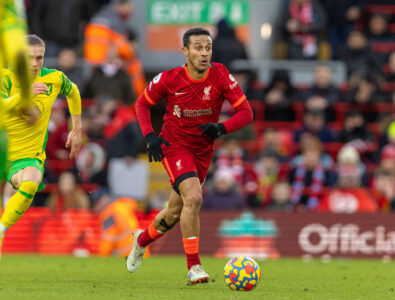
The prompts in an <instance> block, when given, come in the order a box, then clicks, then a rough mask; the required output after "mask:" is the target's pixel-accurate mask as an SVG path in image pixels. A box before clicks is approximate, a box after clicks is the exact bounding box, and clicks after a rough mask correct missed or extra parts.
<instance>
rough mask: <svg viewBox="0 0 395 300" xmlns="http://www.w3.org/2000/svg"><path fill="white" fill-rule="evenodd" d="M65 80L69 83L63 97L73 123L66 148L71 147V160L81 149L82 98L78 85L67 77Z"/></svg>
mask: <svg viewBox="0 0 395 300" xmlns="http://www.w3.org/2000/svg"><path fill="white" fill-rule="evenodd" d="M63 76H64V75H63ZM65 78H66V80H67V82H66V86H65V91H64V92H65V93H63V95H65V96H66V98H67V104H68V106H69V111H70V115H71V121H72V129H71V130H70V132H69V135H68V137H67V142H66V148H70V147H71V149H70V159H73V158H75V157H76V156H77V154H78V152H79V151H80V148H81V96H80V92H79V90H78V87H77V85H75V84H74V83H72V82H71V81H70V80H69V79H67V77H65Z"/></svg>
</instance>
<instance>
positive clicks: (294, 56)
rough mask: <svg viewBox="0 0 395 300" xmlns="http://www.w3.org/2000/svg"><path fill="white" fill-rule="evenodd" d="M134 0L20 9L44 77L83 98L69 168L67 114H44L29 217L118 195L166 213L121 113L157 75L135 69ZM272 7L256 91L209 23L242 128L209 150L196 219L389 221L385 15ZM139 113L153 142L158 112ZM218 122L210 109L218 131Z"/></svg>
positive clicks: (389, 79)
mask: <svg viewBox="0 0 395 300" xmlns="http://www.w3.org/2000/svg"><path fill="white" fill-rule="evenodd" d="M137 2H139V0H135V1H127V0H114V1H106V0H68V1H65V0H25V3H26V9H27V17H28V25H29V31H30V32H31V33H34V34H37V35H39V36H40V37H42V38H43V39H44V40H45V41H46V43H47V46H46V59H45V66H46V67H50V68H51V67H55V68H57V69H59V70H61V71H63V72H64V73H65V74H66V75H67V76H68V77H69V78H70V79H71V80H72V81H73V82H75V83H76V84H77V85H78V87H79V89H80V92H81V95H82V97H83V115H82V116H83V117H82V120H83V132H84V136H83V144H84V147H83V149H82V151H81V153H80V155H79V156H78V158H77V159H76V160H75V161H71V160H69V159H68V150H67V149H66V148H65V143H66V139H67V133H68V123H69V121H70V119H69V115H68V112H67V109H66V107H67V106H66V105H65V102H64V101H62V100H58V101H57V102H56V103H55V105H54V107H53V113H52V116H51V120H50V125H49V139H48V145H47V156H48V159H47V162H46V170H45V184H46V186H47V189H46V190H45V191H44V192H43V193H40V194H38V195H37V197H36V199H35V204H34V205H36V206H48V207H51V208H52V209H53V210H55V211H63V210H65V209H67V208H86V209H93V210H94V211H96V212H102V211H104V210H105V209H106V208H108V207H109V205H110V204H111V203H114V201H115V200H116V199H120V198H121V199H125V197H128V198H132V199H135V200H136V203H137V205H138V207H140V208H142V209H145V210H147V211H148V210H150V209H159V208H162V207H164V206H165V205H166V201H167V197H168V195H169V191H170V184H169V183H168V178H167V175H166V173H165V172H164V170H163V168H162V166H161V165H160V164H159V163H153V164H148V162H147V158H146V153H145V152H146V148H145V143H144V141H143V137H142V135H141V132H140V128H139V125H138V123H137V121H136V116H135V112H134V109H133V106H134V103H135V101H136V99H137V98H138V96H139V95H140V93H141V92H142V91H143V89H144V87H145V84H146V83H148V82H149V81H150V80H151V78H152V77H153V76H154V75H155V74H156V73H159V72H161V71H164V70H165V69H157V70H154V69H153V68H152V66H148V64H147V67H146V64H145V63H144V61H142V60H141V59H140V56H141V54H142V53H141V48H142V47H141V41H142V40H143V38H142V37H141V36H139V35H138V34H137V33H138V32H139V31H140V30H141V28H139V30H137V28H136V27H135V23H131V22H130V20H133V18H136V17H139V16H136V15H144V12H140V11H137V10H136V7H139V6H138V5H137V4H138V3H137ZM184 2H187V1H184ZM272 2H276V3H277V4H278V5H279V7H280V9H279V14H278V16H277V18H276V20H277V21H276V22H275V23H273V24H271V26H272V27H270V28H269V29H270V30H272V29H273V31H275V33H276V34H275V35H272V36H271V39H272V43H271V48H270V51H269V52H268V53H266V56H265V62H268V61H270V62H271V63H274V64H273V65H272V66H271V67H270V73H269V77H268V78H267V79H266V80H263V79H262V77H261V76H260V74H259V70H257V69H256V68H251V67H248V61H250V62H254V61H256V60H257V58H256V55H255V57H252V56H251V54H250V52H251V51H250V47H249V44H248V43H246V42H245V41H243V39H241V38H239V36H238V34H237V31H236V30H235V28H234V27H233V26H232V22H230V21H229V20H227V19H225V18H218V19H217V20H216V22H215V23H214V24H212V26H211V27H210V28H211V29H212V32H213V39H214V46H213V58H212V61H213V62H220V63H223V64H225V65H226V66H227V67H228V68H229V69H230V71H231V72H232V74H233V75H234V76H235V78H236V79H237V80H238V82H239V84H240V86H241V87H242V88H243V90H244V92H245V93H246V95H247V98H248V99H249V101H250V104H251V106H252V108H253V111H254V122H253V123H252V124H249V125H248V126H247V127H245V128H243V129H242V130H240V131H239V132H236V133H234V134H230V135H225V136H224V137H223V138H222V139H221V140H219V141H218V142H217V148H216V152H215V158H214V160H213V162H212V166H211V168H210V172H209V174H208V178H207V180H206V184H205V186H204V198H203V209H207V210H210V209H220V210H226V209H244V208H253V209H261V210H268V211H284V212H292V211H315V210H318V211H332V212H346V213H352V212H356V211H370V212H376V211H391V210H395V88H394V87H395V84H394V79H395V4H394V3H393V1H385V0H382V1H381V0H331V1H325V0H284V1H282V0H278V1H274V0H273V1H272ZM391 2H392V3H391ZM133 8H134V9H133ZM263 21H264V20H262V22H263ZM133 25H134V26H133ZM185 28H188V27H185ZM267 30H268V28H267V27H266V29H265V27H262V28H261V34H262V35H263V36H264V35H265V34H266V33H265V32H267ZM270 30H269V31H270ZM156 55H157V57H158V60H159V59H161V53H157V54H156ZM237 62H238V63H237ZM275 62H280V63H281V62H287V63H286V64H282V65H281V64H280V65H278V66H277V67H276V65H275ZM295 63H300V64H301V66H305V65H306V66H310V67H309V72H310V73H309V75H310V78H312V79H311V80H309V81H301V80H298V79H300V78H301V76H302V75H303V74H302V72H304V71H303V70H301V71H300V72H301V73H300V74H299V73H298V70H296V71H294V70H290V69H289V68H287V67H284V66H287V65H290V66H292V65H294V64H295ZM338 65H340V66H342V67H343V74H342V76H339V75H338V73H339V71H338V69H336V67H337V66H338ZM273 66H274V67H273ZM173 67H175V65H174V66H173ZM265 67H267V68H268V70H269V63H267V64H266V65H263V68H265ZM295 72H296V73H295ZM339 78H340V79H339ZM151 113H152V121H153V125H154V128H155V129H156V130H158V131H159V130H160V127H161V124H162V115H163V113H164V105H163V103H162V104H160V105H158V106H155V107H154V108H153V109H152V111H151ZM232 113H233V111H232V108H231V107H230V106H228V105H224V107H223V111H222V114H221V120H225V119H226V118H229V117H230V116H231V115H232ZM5 194H6V195H7V191H5Z"/></svg>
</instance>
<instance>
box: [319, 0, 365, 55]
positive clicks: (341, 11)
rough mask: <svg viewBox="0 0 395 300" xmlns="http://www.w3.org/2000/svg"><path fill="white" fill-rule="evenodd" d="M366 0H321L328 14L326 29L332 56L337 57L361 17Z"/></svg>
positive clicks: (342, 50)
mask: <svg viewBox="0 0 395 300" xmlns="http://www.w3.org/2000/svg"><path fill="white" fill-rule="evenodd" d="M366 2H367V1H366V0H330V1H326V0H322V1H321V3H322V5H323V6H324V7H325V11H326V13H327V15H328V29H329V30H328V31H329V37H330V42H331V46H332V58H333V59H339V57H342V53H343V52H344V48H343V46H344V44H345V42H346V39H347V37H348V35H349V34H350V32H351V31H352V30H353V28H354V26H355V24H356V23H357V22H358V21H359V20H360V19H361V16H362V13H363V8H364V6H365V4H366Z"/></svg>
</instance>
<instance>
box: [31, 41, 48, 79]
mask: <svg viewBox="0 0 395 300" xmlns="http://www.w3.org/2000/svg"><path fill="white" fill-rule="evenodd" d="M28 51H29V59H30V67H31V76H32V78H36V77H37V75H38V73H40V70H41V68H42V66H43V62H44V53H45V48H44V47H42V46H38V45H34V46H29V49H28Z"/></svg>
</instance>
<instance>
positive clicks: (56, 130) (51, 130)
mask: <svg viewBox="0 0 395 300" xmlns="http://www.w3.org/2000/svg"><path fill="white" fill-rule="evenodd" d="M68 135H69V126H68V122H67V118H66V111H65V108H64V107H63V103H62V101H61V100H57V101H55V103H54V105H53V106H52V113H51V117H50V119H49V123H48V141H47V147H46V148H45V153H46V154H47V157H48V159H60V160H64V159H68V157H69V150H68V149H67V148H66V142H67V137H68Z"/></svg>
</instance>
